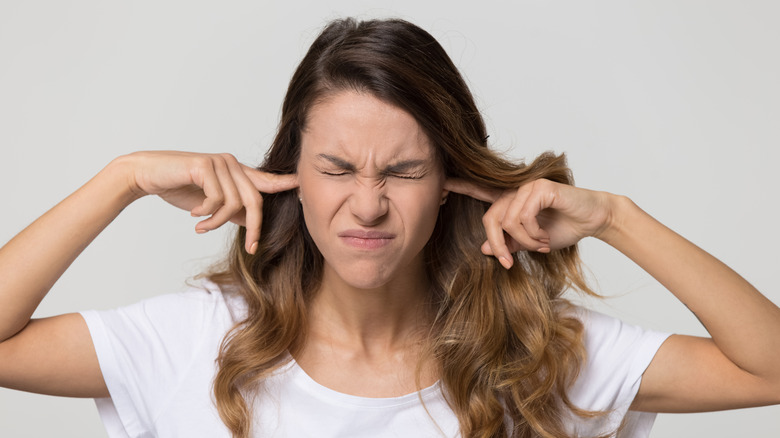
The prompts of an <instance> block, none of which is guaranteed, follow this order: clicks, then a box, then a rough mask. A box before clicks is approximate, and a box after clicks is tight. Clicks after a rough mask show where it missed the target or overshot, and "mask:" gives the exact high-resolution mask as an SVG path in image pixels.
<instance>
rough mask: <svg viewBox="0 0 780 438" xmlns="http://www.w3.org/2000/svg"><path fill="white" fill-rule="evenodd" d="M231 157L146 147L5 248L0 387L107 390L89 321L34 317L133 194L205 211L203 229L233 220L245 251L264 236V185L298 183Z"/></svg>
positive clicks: (1, 258)
mask: <svg viewBox="0 0 780 438" xmlns="http://www.w3.org/2000/svg"><path fill="white" fill-rule="evenodd" d="M296 184H297V181H296V179H295V177H294V176H293V175H287V176H275V175H268V174H265V173H262V172H259V171H257V170H255V169H252V168H248V167H246V166H243V165H241V164H240V163H238V162H237V161H235V159H234V158H233V157H232V156H229V155H203V154H189V153H181V152H146V153H136V154H131V155H128V156H124V157H120V158H118V159H116V160H114V161H112V162H111V163H110V164H109V165H108V166H107V167H106V168H105V169H103V170H102V171H101V172H100V173H98V174H97V175H96V176H95V177H94V178H92V179H91V180H90V181H89V182H87V183H86V184H85V185H84V186H82V187H81V188H79V189H78V190H77V191H76V192H75V193H73V194H72V195H70V196H69V197H67V198H66V199H65V200H63V201H62V202H60V203H59V204H58V205H56V206H55V207H54V208H52V209H51V210H50V211H48V212H47V213H45V214H44V215H43V216H41V217H40V218H38V219H37V220H36V221H35V222H33V223H32V224H31V225H30V226H28V227H27V228H26V229H24V230H23V231H22V232H21V233H19V234H18V235H17V236H16V237H14V238H13V239H12V240H11V241H9V242H8V243H7V244H6V245H5V246H3V248H2V249H0V278H3V281H2V282H0V357H2V358H3V360H2V361H0V386H5V387H10V388H15V389H20V390H25V391H33V392H42V393H47V394H56V395H73V396H90V397H98V396H104V395H107V393H106V389H105V384H104V383H103V379H102V375H101V374H100V370H99V367H98V365H97V358H96V355H95V352H94V348H93V346H92V342H91V339H90V337H89V333H88V331H87V328H86V324H85V323H84V321H83V319H82V318H81V317H80V316H79V315H62V316H58V317H53V318H47V319H44V320H39V321H30V318H31V316H32V314H33V312H34V311H35V309H36V308H37V307H38V305H39V304H40V302H41V300H42V299H43V298H44V296H45V295H46V294H47V293H48V291H49V290H50V289H51V287H52V286H53V285H54V283H55V282H56V281H57V279H58V278H59V277H60V276H61V275H62V273H63V272H65V270H66V269H67V268H68V266H70V264H71V263H72V262H73V261H74V260H75V259H76V257H78V255H79V254H80V253H81V252H82V251H83V250H84V248H86V247H87V245H89V243H90V242H92V240H93V239H94V238H95V237H96V236H97V235H98V234H99V233H100V232H101V231H102V230H103V229H104V228H105V227H106V226H108V224H109V223H111V221H112V220H113V219H114V218H116V217H117V215H119V213H120V212H121V211H122V210H123V209H124V208H125V207H126V206H128V205H129V204H130V203H132V202H133V201H134V200H136V199H138V198H139V197H141V196H144V195H147V194H157V195H159V196H160V197H162V198H163V199H165V200H166V201H168V202H169V203H171V204H173V205H175V206H177V207H180V208H183V209H185V210H189V211H191V213H192V214H193V215H194V216H208V218H206V219H204V220H203V221H201V222H199V223H198V225H196V230H197V231H199V232H205V231H208V230H211V229H215V228H218V227H219V226H221V225H223V224H224V223H226V222H227V221H229V220H232V221H234V222H237V223H239V224H241V225H245V226H246V227H247V242H246V249H247V251H250V252H254V250H255V248H256V246H255V242H256V241H257V239H258V238H259V232H260V221H261V214H260V211H261V209H260V207H261V204H262V198H261V196H260V193H259V191H261V190H262V191H265V192H276V191H282V190H288V189H291V188H293V187H295V186H296Z"/></svg>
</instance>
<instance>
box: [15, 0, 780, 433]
mask: <svg viewBox="0 0 780 438" xmlns="http://www.w3.org/2000/svg"><path fill="white" fill-rule="evenodd" d="M346 15H349V16H357V17H360V18H373V17H391V16H392V17H401V18H406V19H408V20H411V21H413V22H415V23H416V24H418V25H420V26H422V27H423V28H425V29H427V30H428V31H430V32H431V33H432V34H433V35H434V36H435V37H436V38H437V39H438V40H439V41H440V42H441V43H442V44H443V45H444V46H445V48H446V49H447V51H448V53H449V54H450V56H451V57H452V58H453V60H454V61H455V63H456V64H457V65H458V66H459V67H460V69H461V70H462V72H463V74H464V75H465V77H466V78H467V80H468V82H469V84H470V85H471V87H472V91H473V92H474V94H475V95H476V97H477V100H478V104H479V106H480V108H481V109H482V110H483V111H484V115H485V117H486V120H487V124H488V127H489V132H490V140H489V141H490V143H491V145H492V147H495V148H497V149H499V150H501V151H504V152H506V153H507V154H509V155H511V156H512V157H515V158H517V159H521V158H524V157H527V158H529V159H530V158H532V157H534V156H535V155H536V154H538V153H539V152H541V151H544V150H548V149H551V150H554V151H557V152H565V153H567V154H568V157H569V162H570V165H571V167H572V168H573V169H574V174H575V179H576V181H577V184H578V185H580V186H583V187H589V188H593V189H599V190H607V191H611V192H616V193H621V194H625V195H628V196H630V197H631V198H632V199H633V200H634V201H635V202H636V203H638V204H639V205H640V206H642V207H643V208H644V209H645V210H647V211H648V212H650V213H651V214H653V215H654V216H655V217H657V218H658V219H660V220H661V221H662V222H664V223H665V224H667V225H668V226H670V227H671V228H673V229H675V230H676V231H678V232H680V233H682V234H683V235H684V236H686V237H688V238H689V239H690V240H692V241H693V242H695V243H697V244H698V245H700V246H702V247H704V248H705V249H706V250H708V251H710V252H711V253H713V254H714V255H715V256H717V257H719V258H721V259H722V260H723V261H725V262H726V263H727V264H729V265H730V266H732V267H733V268H735V269H736V270H737V271H738V272H740V273H741V274H742V275H744V276H745V277H746V278H747V279H748V280H749V281H751V282H752V283H753V284H754V285H756V286H757V287H758V288H759V289H760V290H762V291H763V292H764V293H765V294H767V295H768V296H769V297H770V298H771V299H772V300H773V301H774V302H775V303H779V302H780V291H779V290H778V286H777V283H778V282H777V280H776V279H775V278H774V275H775V273H776V272H777V269H778V256H777V248H778V247H779V246H780V231H778V225H777V224H778V213H780V208H779V207H778V197H779V196H780V188H778V183H777V180H776V169H777V163H778V161H779V160H778V159H780V152H778V145H779V144H780V82H779V81H778V78H780V57H779V55H778V54H779V53H780V50H778V47H780V26H778V22H780V6H778V3H776V2H773V1H740V2H732V1H689V0H682V1H680V0H675V1H667V0H653V1H641V2H625V1H587V2H586V1H514V2H501V1H487V0H482V1H479V2H459V3H456V2H440V3H436V2H423V1H419V0H415V1H393V0H385V1H381V2H378V1H340V0H337V1H327V2H314V1H307V2H294V1H286V2H278V3H272V2H269V1H264V2H250V1H225V2H202V1H177V2H170V1H168V2H166V1H127V2H104V1H97V0H95V1H68V2H60V1H55V0H48V1H45V0H44V1H21V0H2V1H0V147H2V155H0V193H1V194H2V195H1V197H0V199H1V202H0V221H2V222H1V223H0V225H1V226H0V242H5V241H7V240H8V239H10V238H11V237H12V236H13V235H14V234H16V233H17V232H18V231H19V230H21V229H22V228H23V227H24V226H25V225H27V224H28V223H30V222H31V221H33V220H34V219H35V218H36V217H37V216H39V215H40V214H42V213H43V212H44V211H46V210H47V209H48V208H50V207H51V206H53V205H54V204H55V203H57V202H58V201H59V200H61V199H62V198H64V197H65V196H67V195H68V194H69V193H71V192H72V191H74V190H75V189H76V188H78V187H79V186H80V185H81V184H83V183H84V182H85V181H87V180H88V179H89V178H90V177H91V176H93V175H94V174H95V173H96V172H98V171H99V170H100V169H101V168H102V167H103V166H105V165H106V164H107V163H108V162H109V161H110V160H111V159H112V158H114V157H116V156H118V155H121V154H124V153H128V152H131V151H134V150H139V149H180V150H193V151H207V152H222V151H224V152H230V153H233V154H235V155H236V156H237V157H238V158H239V159H240V160H242V161H243V162H245V163H248V164H257V163H259V162H260V160H261V159H262V157H263V154H264V152H265V150H266V148H267V145H268V144H269V142H270V140H271V139H272V137H273V134H274V130H275V126H276V123H277V120H278V115H279V109H280V104H281V100H282V97H283V94H284V92H285V90H286V86H287V82H288V80H289V77H290V75H291V74H292V71H293V69H294V67H295V65H296V64H297V62H298V61H299V60H300V58H301V57H302V56H303V53H304V51H305V50H306V48H307V47H308V45H309V44H310V43H311V41H312V40H313V38H314V37H315V36H316V34H317V33H318V31H319V30H320V29H321V28H322V26H323V25H324V24H325V23H326V22H327V21H328V20H330V19H332V18H336V17H341V16H346ZM194 225H195V221H194V220H193V219H192V218H190V217H189V215H188V214H187V213H186V212H182V211H178V210H175V209H173V208H171V207H169V206H167V204H165V203H163V202H162V201H160V200H159V199H154V198H144V199H142V200H140V201H138V202H137V203H135V204H134V205H132V206H130V207H129V208H127V209H126V211H125V212H124V213H123V214H122V215H121V216H120V217H119V218H118V219H117V220H116V221H115V222H114V223H113V224H112V225H111V226H110V227H109V228H108V229H107V230H106V231H105V232H104V233H103V234H102V235H101V236H99V237H98V239H97V240H96V241H95V242H94V243H93V244H92V245H91V246H90V247H89V248H88V249H87V250H86V251H85V252H84V253H83V255H82V256H81V257H80V258H79V259H78V260H77V261H76V262H75V263H74V264H73V266H72V267H71V269H70V270H69V271H68V272H67V273H66V274H65V275H64V276H63V277H62V278H61V280H60V281H59V282H58V283H57V285H56V286H55V287H54V289H53V290H52V292H51V293H50V295H49V296H48V297H47V298H46V299H45V300H44V302H43V304H42V305H41V307H40V308H39V310H38V312H37V313H36V316H38V317H41V316H48V315H54V314H59V313H64V312H72V311H78V310H83V309H106V308H111V307H115V306H120V305H124V304H129V303H132V302H135V301H138V300H141V299H143V298H146V297H151V296H154V295H157V294H161V293H169V292H175V291H178V290H180V289H181V288H182V287H183V285H184V282H185V280H186V279H187V278H189V277H191V276H192V275H194V274H196V273H197V272H199V270H201V269H202V268H204V267H205V266H208V265H209V263H211V262H212V261H213V260H215V258H217V257H218V256H219V254H220V253H221V252H222V251H223V249H224V247H225V244H226V242H227V241H228V239H229V236H230V235H231V234H232V232H233V231H234V230H233V229H226V230H224V231H221V232H214V233H209V234H208V235H204V236H200V235H196V234H195V233H194V231H193V227H194ZM51 232H52V233H57V232H58V230H56V229H53V230H51ZM648 238H652V236H648ZM581 246H582V251H583V254H584V258H585V262H586V264H587V267H588V269H589V271H590V272H591V275H592V279H593V282H594V285H595V287H596V288H597V289H598V290H599V291H601V292H602V293H603V294H605V295H607V296H609V297H611V298H608V299H606V300H604V301H590V302H589V305H591V306H593V307H595V308H598V309H600V310H602V311H604V312H607V313H609V314H612V315H615V316H617V317H620V318H623V319H624V320H627V321H630V322H632V323H637V324H641V325H643V326H646V327H649V328H654V329H660V330H664V331H670V332H676V333H686V334H696V335H705V334H706V332H705V331H704V329H703V328H702V327H701V326H700V325H699V323H698V322H697V321H696V319H695V318H694V317H693V316H692V315H691V314H690V313H689V312H688V311H687V310H686V309H685V308H684V306H683V305H682V304H680V303H679V302H677V301H676V300H675V299H674V298H673V297H672V296H671V295H670V294H669V293H668V292H666V291H665V290H664V289H663V288H662V287H661V286H659V285H658V284H657V283H656V282H655V281H654V280H653V279H652V278H650V277H649V276H648V275H647V274H645V273H644V272H643V271H641V270H640V269H638V268H637V267H636V266H634V265H633V264H632V263H631V262H630V261H628V260H627V259H625V258H624V257H622V256H621V255H619V254H618V253H617V252H616V251H614V250H613V249H611V248H609V247H608V246H606V245H604V244H603V243H601V242H598V241H595V240H586V241H584V242H583V243H582V245H581ZM38 250H39V251H42V252H43V251H46V247H45V246H42V247H41V248H38ZM0 281H2V279H0ZM701 293H702V294H707V291H706V290H703V291H701ZM0 360H3V358H0ZM778 418H780V407H768V408H759V409H748V410H741V411H736V412H721V413H710V414H695V415H659V418H658V421H657V423H656V427H655V429H654V432H653V437H689V436H706V437H732V436H751V437H773V436H778V435H780V420H779V419H778ZM0 436H2V437H104V436H106V434H105V432H104V431H103V429H102V426H101V424H100V420H99V418H98V416H97V413H96V410H95V408H94V406H93V403H92V401H91V400H76V399H59V398H54V397H47V396H40V395H31V394H23V393H19V392H15V391H10V390H5V389H0Z"/></svg>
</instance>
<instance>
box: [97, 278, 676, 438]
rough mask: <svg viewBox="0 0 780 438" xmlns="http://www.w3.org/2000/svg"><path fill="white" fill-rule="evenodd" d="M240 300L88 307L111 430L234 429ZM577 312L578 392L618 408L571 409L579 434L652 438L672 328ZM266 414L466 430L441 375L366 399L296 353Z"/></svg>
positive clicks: (261, 426) (351, 433)
mask: <svg viewBox="0 0 780 438" xmlns="http://www.w3.org/2000/svg"><path fill="white" fill-rule="evenodd" d="M241 304H242V303H241V302H240V301H239V299H237V298H229V297H228V296H227V295H223V294H222V293H221V291H220V290H219V288H218V287H217V286H215V285H213V284H211V283H204V288H202V289H201V288H191V289H190V290H188V291H186V292H182V293H179V294H172V295H164V296H160V297H156V298H152V299H149V300H146V301H142V302H140V303H137V304H134V305H131V306H127V307H124V308H120V309H116V310H110V311H87V312H82V316H83V317H84V319H85V320H86V322H87V325H88V326H89V331H90V334H91V336H92V341H93V343H94V345H95V350H96V351H97V356H98V360H99V361H100V369H101V371H102V373H103V378H104V379H105V382H106V386H107V387H108V390H109V393H110V394H111V397H110V398H105V399H97V400H96V403H97V406H98V410H99V412H100V415H101V418H102V420H103V423H104V425H105V427H106V430H107V431H108V434H109V436H110V437H111V438H119V437H121V438H126V437H132V438H147V437H188V438H191V437H209V438H217V437H225V438H229V437H230V433H229V432H228V431H227V428H226V427H225V426H224V424H223V423H222V421H221V420H220V418H219V415H218V414H217V410H216V407H215V405H214V401H213V395H212V392H211V391H212V381H213V378H214V375H215V373H216V362H215V360H216V358H217V355H218V352H219V347H220V344H221V342H222V339H223V338H224V336H225V334H226V333H227V331H228V330H230V328H232V327H233V325H234V324H235V323H236V322H237V321H238V320H240V315H241V313H242V310H241V308H242V306H241ZM577 314H578V316H579V317H580V318H581V319H582V320H583V322H584V323H585V348H586V349H587V352H588V358H587V362H586V363H585V364H584V366H583V369H582V371H581V373H580V376H579V378H578V380H577V382H576V383H575V385H574V386H573V387H572V388H571V390H570V391H569V395H570V398H571V400H572V401H573V402H574V403H575V404H576V405H577V406H580V407H581V408H583V409H587V410H598V411H610V414H609V415H607V416H605V417H601V418H598V419H595V420H583V419H581V418H579V417H576V416H573V415H572V418H571V419H570V420H569V421H567V424H568V425H569V427H570V430H571V433H572V436H582V437H586V436H594V435H599V434H604V433H608V432H611V431H614V430H616V429H617V428H618V426H620V424H621V422H623V420H624V417H626V421H625V425H624V427H623V428H621V432H620V435H619V436H620V437H625V438H640V437H647V436H648V435H649V432H650V428H651V427H652V424H653V421H654V419H655V414H649V413H637V412H628V407H629V405H630V404H631V402H632V400H633V399H634V396H635V395H636V393H637V391H638V389H639V383H640V379H641V376H642V373H643V372H644V370H645V368H646V367H647V366H648V365H649V363H650V361H651V360H652V358H653V356H654V355H655V353H656V351H657V350H658V348H659V347H660V345H661V344H662V343H663V341H664V340H665V339H666V337H667V336H668V335H666V334H661V333H657V332H652V331H646V330H643V329H641V328H638V327H635V326H631V325H628V324H624V323H622V322H621V321H619V320H616V319H613V318H610V317H607V316H604V315H601V314H599V313H595V312H591V311H588V310H585V309H578V310H577ZM420 398H422V399H423V400H424V402H425V405H424V406H423V404H422V403H421V402H420ZM255 420H256V426H255V429H254V436H257V437H315V436H316V437H369V436H370V437H412V436H414V437H418V436H419V437H437V436H440V437H458V436H459V432H458V421H457V418H456V417H455V415H454V413H453V412H452V410H450V408H449V407H448V405H447V403H446V401H445V400H444V398H443V396H442V392H441V388H440V385H439V384H438V383H437V384H434V385H433V386H431V387H428V388H425V389H423V390H422V391H420V392H418V393H412V394H408V395H405V396H401V397H393V398H365V397H357V396H352V395H347V394H342V393H339V392H337V391H333V390H331V389H329V388H326V387H324V386H322V385H320V384H319V383H317V382H316V381H314V380H313V379H312V378H311V377H309V376H308V375H307V374H306V373H305V372H304V371H303V370H302V369H301V368H300V367H299V366H298V365H297V363H296V362H295V361H294V360H291V361H290V362H289V363H288V364H286V365H284V366H283V367H282V368H280V369H279V370H278V371H277V372H276V373H275V374H274V375H273V376H272V377H270V378H269V379H267V380H266V381H265V382H264V384H263V385H262V388H261V390H260V393H259V394H258V397H257V401H256V404H255Z"/></svg>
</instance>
